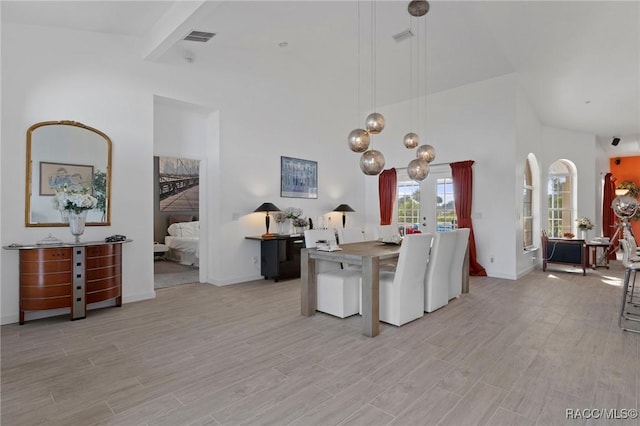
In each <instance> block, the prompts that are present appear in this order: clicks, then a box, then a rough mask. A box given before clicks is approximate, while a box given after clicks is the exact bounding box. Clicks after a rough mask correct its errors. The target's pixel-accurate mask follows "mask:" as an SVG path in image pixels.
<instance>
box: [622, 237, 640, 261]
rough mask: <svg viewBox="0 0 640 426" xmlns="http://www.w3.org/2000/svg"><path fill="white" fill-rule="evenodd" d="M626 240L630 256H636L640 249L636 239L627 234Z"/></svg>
mask: <svg viewBox="0 0 640 426" xmlns="http://www.w3.org/2000/svg"><path fill="white" fill-rule="evenodd" d="M624 239H625V240H627V243H628V244H629V256H634V254H635V252H636V251H637V249H638V244H636V239H635V238H633V235H631V234H627V235H626V236H625V237H624Z"/></svg>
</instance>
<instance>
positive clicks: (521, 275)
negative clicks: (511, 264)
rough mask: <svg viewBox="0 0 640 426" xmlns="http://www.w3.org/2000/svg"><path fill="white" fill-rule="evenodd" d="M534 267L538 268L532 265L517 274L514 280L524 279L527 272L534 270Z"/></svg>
mask: <svg viewBox="0 0 640 426" xmlns="http://www.w3.org/2000/svg"><path fill="white" fill-rule="evenodd" d="M536 266H538V265H537V264H533V265H530V266H529V267H528V268H526V269H524V270H523V271H520V272H519V273H518V275H517V276H516V279H517V280H519V279H520V278H522V277H524V276H525V275H527V274H528V273H529V272H531V271H533V270H534V269H536Z"/></svg>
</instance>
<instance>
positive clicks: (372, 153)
mask: <svg viewBox="0 0 640 426" xmlns="http://www.w3.org/2000/svg"><path fill="white" fill-rule="evenodd" d="M376 18H377V17H376V2H375V0H371V72H372V75H371V104H372V105H371V107H372V108H371V109H373V110H375V106H376ZM384 125H385V122H384V117H383V116H382V114H380V113H379V112H372V113H371V114H369V116H368V117H367V119H366V121H365V128H366V129H367V132H368V133H369V134H372V135H377V134H379V133H380V132H381V131H382V130H383V129H384ZM384 165H385V159H384V155H382V152H380V151H378V150H376V149H369V150H367V151H365V152H363V153H362V156H360V170H362V172H363V173H364V174H365V175H368V176H375V175H378V174H380V172H382V170H383V169H384Z"/></svg>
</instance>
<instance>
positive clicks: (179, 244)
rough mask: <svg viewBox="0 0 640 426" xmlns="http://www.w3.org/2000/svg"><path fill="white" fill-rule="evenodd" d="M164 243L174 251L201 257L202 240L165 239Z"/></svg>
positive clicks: (185, 238)
mask: <svg viewBox="0 0 640 426" xmlns="http://www.w3.org/2000/svg"><path fill="white" fill-rule="evenodd" d="M164 243H165V244H166V245H168V246H169V248H172V249H174V250H178V251H182V252H185V253H187V254H195V255H196V256H197V257H200V238H196V237H171V236H166V237H164Z"/></svg>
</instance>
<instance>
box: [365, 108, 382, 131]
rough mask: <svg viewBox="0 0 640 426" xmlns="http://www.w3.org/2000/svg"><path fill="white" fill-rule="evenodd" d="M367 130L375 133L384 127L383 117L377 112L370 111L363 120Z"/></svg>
mask: <svg viewBox="0 0 640 426" xmlns="http://www.w3.org/2000/svg"><path fill="white" fill-rule="evenodd" d="M365 123H366V127H367V131H368V132H369V133H371V134H372V135H377V134H378V133H380V132H381V131H382V130H383V129H384V117H383V116H382V114H380V113H378V112H372V113H371V114H369V116H368V117H367V120H366V121H365Z"/></svg>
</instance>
